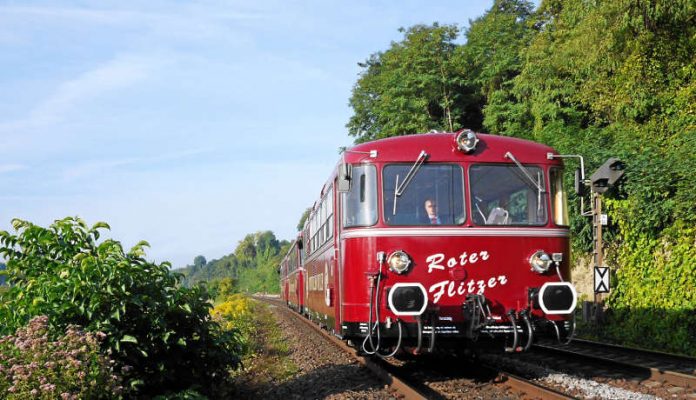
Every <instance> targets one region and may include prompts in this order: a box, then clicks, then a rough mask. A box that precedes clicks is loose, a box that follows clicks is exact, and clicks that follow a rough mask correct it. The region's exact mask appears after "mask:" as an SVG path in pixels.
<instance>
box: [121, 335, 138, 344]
mask: <svg viewBox="0 0 696 400" xmlns="http://www.w3.org/2000/svg"><path fill="white" fill-rule="evenodd" d="M121 342H125V343H136V344H137V343H138V339H136V338H135V337H134V336H131V335H123V337H122V338H121Z"/></svg>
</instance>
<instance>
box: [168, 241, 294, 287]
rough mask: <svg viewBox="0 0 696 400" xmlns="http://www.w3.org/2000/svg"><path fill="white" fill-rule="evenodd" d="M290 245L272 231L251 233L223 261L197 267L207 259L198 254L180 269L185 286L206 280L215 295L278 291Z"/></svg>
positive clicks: (221, 259) (213, 261)
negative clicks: (280, 266) (279, 272)
mask: <svg viewBox="0 0 696 400" xmlns="http://www.w3.org/2000/svg"><path fill="white" fill-rule="evenodd" d="M287 247H288V242H287V241H285V240H283V241H279V240H278V239H277V238H276V237H275V234H273V232H271V231H259V232H256V233H250V234H248V235H246V236H245V237H244V238H243V239H242V240H240V241H239V243H238V244H237V247H236V248H235V249H234V251H233V252H232V253H230V254H228V255H226V256H224V257H222V258H220V259H219V260H212V261H210V262H207V263H205V264H204V265H203V266H201V267H197V265H199V264H200V261H201V260H200V258H203V257H202V256H198V257H196V258H195V259H194V264H193V265H191V266H188V267H186V268H183V269H180V270H177V272H181V273H182V274H183V275H184V279H183V280H182V283H183V284H184V285H185V286H188V287H191V286H193V285H196V284H198V283H200V282H204V283H206V285H207V286H208V289H209V291H210V293H211V295H213V296H218V295H222V294H230V293H232V292H251V293H253V292H268V293H277V292H278V290H279V289H278V273H277V268H278V266H279V265H280V261H281V259H282V258H283V256H285V253H286V252H287ZM203 260H205V258H203ZM223 292H224V293H223Z"/></svg>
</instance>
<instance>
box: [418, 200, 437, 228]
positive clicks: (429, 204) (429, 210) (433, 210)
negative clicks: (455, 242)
mask: <svg viewBox="0 0 696 400" xmlns="http://www.w3.org/2000/svg"><path fill="white" fill-rule="evenodd" d="M423 205H424V207H425V213H426V215H427V217H428V220H427V223H429V224H432V225H440V224H441V223H442V222H441V221H440V217H438V215H437V203H435V201H434V200H433V199H430V198H428V199H426V200H425V203H424V204H423Z"/></svg>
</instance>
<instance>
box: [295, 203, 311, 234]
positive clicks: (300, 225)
mask: <svg viewBox="0 0 696 400" xmlns="http://www.w3.org/2000/svg"><path fill="white" fill-rule="evenodd" d="M311 212H312V207H307V209H306V210H305V211H304V212H303V213H302V216H301V217H300V221H299V222H297V231H298V232H301V231H302V228H304V224H305V221H307V218H309V213H311Z"/></svg>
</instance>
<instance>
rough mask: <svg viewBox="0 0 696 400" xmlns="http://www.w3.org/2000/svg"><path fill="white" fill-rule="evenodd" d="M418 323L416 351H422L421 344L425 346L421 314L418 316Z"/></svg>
mask: <svg viewBox="0 0 696 400" xmlns="http://www.w3.org/2000/svg"><path fill="white" fill-rule="evenodd" d="M416 323H417V325H418V344H417V346H416V350H415V351H414V353H416V354H418V353H420V350H421V346H423V321H421V316H420V315H418V316H416Z"/></svg>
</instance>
